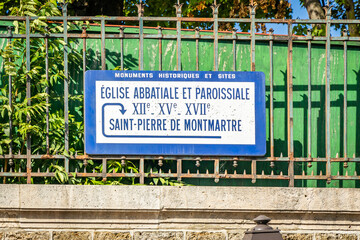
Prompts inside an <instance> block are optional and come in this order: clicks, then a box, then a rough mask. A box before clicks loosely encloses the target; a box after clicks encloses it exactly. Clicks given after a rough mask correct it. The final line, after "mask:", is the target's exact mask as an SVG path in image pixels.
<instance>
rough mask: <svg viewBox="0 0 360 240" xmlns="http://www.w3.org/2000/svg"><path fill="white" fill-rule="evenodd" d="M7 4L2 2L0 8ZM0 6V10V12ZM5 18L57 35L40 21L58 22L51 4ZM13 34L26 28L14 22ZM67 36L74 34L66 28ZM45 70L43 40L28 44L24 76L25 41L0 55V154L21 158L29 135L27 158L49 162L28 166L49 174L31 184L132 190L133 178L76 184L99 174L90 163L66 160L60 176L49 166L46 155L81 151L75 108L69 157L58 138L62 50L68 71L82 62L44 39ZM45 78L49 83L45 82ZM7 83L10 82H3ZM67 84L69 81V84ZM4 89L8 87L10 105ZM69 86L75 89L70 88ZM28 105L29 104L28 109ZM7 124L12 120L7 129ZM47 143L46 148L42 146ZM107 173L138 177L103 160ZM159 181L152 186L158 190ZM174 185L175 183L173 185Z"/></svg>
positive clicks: (24, 5) (25, 4)
mask: <svg viewBox="0 0 360 240" xmlns="http://www.w3.org/2000/svg"><path fill="white" fill-rule="evenodd" d="M5 3H8V2H5ZM3 6H4V4H3V5H2V7H3ZM8 11H9V12H8V14H10V15H14V16H40V17H39V18H38V19H36V20H33V21H31V22H30V32H31V33H40V34H43V35H45V34H54V33H62V32H63V27H62V24H61V23H59V24H58V23H49V22H47V21H46V16H61V14H62V13H61V11H60V8H59V6H58V4H57V2H56V0H48V1H38V0H20V1H19V2H18V5H17V6H15V5H13V6H12V7H10V8H9V9H8ZM13 25H14V26H15V29H14V33H20V34H24V33H26V24H25V22H23V21H14V22H13ZM67 28H68V30H69V31H71V30H72V29H73V28H75V26H74V25H72V24H69V25H68V26H67ZM47 41H48V66H49V69H48V71H47V72H46V67H45V59H46V57H47V56H46V43H45V40H44V39H43V38H31V39H30V58H29V59H30V70H27V54H26V50H27V49H26V40H25V39H20V38H14V39H12V40H11V41H10V42H8V44H7V45H6V46H5V47H4V49H3V50H0V54H1V56H2V59H3V64H4V68H3V69H4V70H5V74H3V77H2V79H1V81H0V87H1V89H0V116H1V118H0V154H4V153H9V152H10V146H11V147H12V153H19V154H25V153H26V149H27V137H28V136H30V135H31V149H32V154H36V153H39V154H46V155H47V156H49V157H50V158H49V159H47V160H46V159H42V160H41V161H40V160H35V161H33V162H32V164H31V169H32V171H40V172H49V173H50V172H51V173H54V176H55V177H53V178H51V177H47V178H42V179H39V178H33V179H32V182H33V183H45V184H50V183H61V184H87V185H89V184H101V185H104V184H112V185H113V184H136V182H135V178H113V179H107V180H103V179H102V178H95V177H90V178H83V177H82V178H78V177H77V170H79V171H85V170H86V171H87V172H95V173H102V172H103V167H104V166H102V165H101V164H96V163H95V162H94V161H92V160H84V161H72V160H70V169H71V171H73V172H71V173H70V174H68V173H67V172H66V170H65V168H64V167H63V166H64V160H59V159H58V160H54V159H52V158H51V155H54V154H61V155H63V156H65V157H68V158H73V157H74V155H75V154H78V153H79V154H82V153H83V149H84V143H83V139H84V125H83V114H82V107H78V108H75V112H74V113H72V112H69V130H70V136H69V144H70V147H69V151H66V150H65V142H64V134H65V130H64V129H65V120H64V110H63V109H64V99H63V98H64V97H63V95H64V94H63V88H64V80H65V75H64V48H65V47H66V48H67V51H68V53H69V54H68V58H69V65H72V66H80V65H81V61H82V57H81V55H80V53H79V52H78V51H77V50H75V49H73V48H72V47H71V46H73V45H76V42H73V41H74V40H69V43H68V44H66V43H65V42H64V41H63V40H62V39H61V38H48V39H47ZM46 73H48V76H49V78H48V79H47V78H46ZM10 78H11V82H10V81H9V79H10ZM70 80H71V79H70ZM28 81H30V84H31V90H30V95H31V97H30V98H27V97H26V92H27V82H28ZM9 84H11V94H12V98H11V103H10V98H9V96H10V93H9ZM73 84H78V83H76V82H73ZM28 101H30V102H31V104H30V105H29V104H28ZM69 101H72V102H73V103H75V105H77V106H82V105H83V102H82V101H83V95H82V92H80V93H79V95H70V96H69ZM47 114H48V119H49V133H48V135H47V130H46V129H47V121H46V119H47V118H46V116H47ZM9 119H11V120H12V125H13V126H12V129H10V125H9ZM47 137H48V140H49V144H47ZM10 161H11V162H12V163H13V166H12V168H13V170H14V171H15V172H20V171H21V169H26V168H27V166H26V159H16V160H10ZM106 169H107V172H108V173H123V172H124V173H130V172H132V173H138V166H136V165H135V164H134V163H133V162H131V161H124V162H120V161H116V160H108V161H107V166H106ZM5 181H6V182H7V183H25V179H24V178H20V177H19V178H18V177H12V178H10V177H7V178H5ZM157 181H159V179H155V180H154V181H153V183H155V184H158V183H157ZM160 181H161V182H162V183H163V184H165V185H174V184H175V183H174V182H173V181H169V180H168V179H165V180H164V179H160ZM176 184H180V183H176Z"/></svg>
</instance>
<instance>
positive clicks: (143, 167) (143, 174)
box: [139, 157, 145, 184]
mask: <svg viewBox="0 0 360 240" xmlns="http://www.w3.org/2000/svg"><path fill="white" fill-rule="evenodd" d="M144 169H145V160H144V158H143V157H141V158H140V166H139V172H140V174H141V176H140V184H145V172H144Z"/></svg>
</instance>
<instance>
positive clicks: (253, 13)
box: [249, 4, 256, 71]
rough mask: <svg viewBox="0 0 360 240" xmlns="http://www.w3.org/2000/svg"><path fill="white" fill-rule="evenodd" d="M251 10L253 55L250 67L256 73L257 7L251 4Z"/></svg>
mask: <svg viewBox="0 0 360 240" xmlns="http://www.w3.org/2000/svg"><path fill="white" fill-rule="evenodd" d="M249 8H250V20H251V25H250V34H251V46H250V48H251V54H250V62H251V66H250V70H251V71H255V31H256V29H255V8H256V5H253V4H251V5H250V6H249Z"/></svg>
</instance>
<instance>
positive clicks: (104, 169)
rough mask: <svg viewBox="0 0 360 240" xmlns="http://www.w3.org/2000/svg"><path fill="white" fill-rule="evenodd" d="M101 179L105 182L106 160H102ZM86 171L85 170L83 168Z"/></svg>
mask: <svg viewBox="0 0 360 240" xmlns="http://www.w3.org/2000/svg"><path fill="white" fill-rule="evenodd" d="M102 167H103V168H102V177H103V179H102V180H103V181H104V182H105V181H106V180H107V177H106V173H107V158H103V159H102ZM85 169H86V168H85Z"/></svg>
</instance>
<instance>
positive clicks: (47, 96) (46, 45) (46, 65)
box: [45, 27, 50, 154]
mask: <svg viewBox="0 0 360 240" xmlns="http://www.w3.org/2000/svg"><path fill="white" fill-rule="evenodd" d="M45 31H46V35H45V74H46V76H45V77H46V83H47V85H46V89H45V91H46V154H49V152H50V139H49V131H50V123H49V84H50V83H49V38H48V37H49V34H48V28H47V27H46V28H45Z"/></svg>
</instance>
